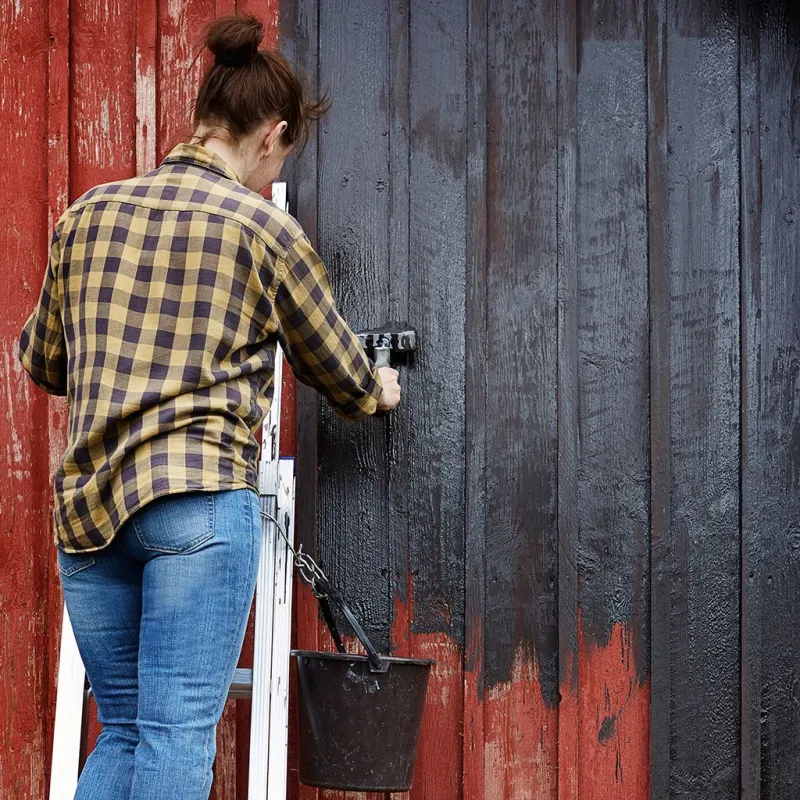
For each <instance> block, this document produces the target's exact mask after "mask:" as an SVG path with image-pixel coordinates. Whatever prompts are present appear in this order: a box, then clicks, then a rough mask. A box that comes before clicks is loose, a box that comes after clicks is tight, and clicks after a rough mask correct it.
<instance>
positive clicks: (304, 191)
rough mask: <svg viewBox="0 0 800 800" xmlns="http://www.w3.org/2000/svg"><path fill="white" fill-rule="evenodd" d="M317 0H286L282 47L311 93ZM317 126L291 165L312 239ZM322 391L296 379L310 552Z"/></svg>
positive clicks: (303, 514) (303, 517) (300, 488)
mask: <svg viewBox="0 0 800 800" xmlns="http://www.w3.org/2000/svg"><path fill="white" fill-rule="evenodd" d="M316 23H317V13H316V0H284V2H283V3H282V5H281V33H282V38H281V50H282V52H283V53H284V55H286V56H287V58H289V59H290V60H291V61H292V63H293V64H295V65H296V67H297V69H298V70H299V72H300V73H301V75H302V77H303V80H304V83H305V85H306V86H307V87H308V90H309V91H310V92H313V93H315V96H316V95H318V94H319V91H320V87H319V86H318V84H317V25H316ZM316 153H317V126H316V125H314V126H312V128H311V131H310V135H309V140H308V143H307V145H306V148H305V150H304V152H303V153H302V155H300V156H299V157H298V156H292V158H291V160H290V162H289V163H288V165H287V168H286V172H287V200H288V202H289V211H290V213H291V214H293V215H294V216H296V217H297V220H298V221H299V222H300V224H301V225H302V226H303V229H304V230H305V232H306V233H307V234H308V236H309V238H310V240H311V242H312V243H313V244H316V243H317V161H316ZM317 405H318V400H317V394H316V392H314V391H313V390H312V389H310V388H308V387H307V386H304V385H303V384H301V383H298V384H297V450H298V456H297V463H296V465H295V472H296V479H295V480H296V487H295V497H296V501H295V507H296V518H295V531H296V533H295V537H296V539H297V541H298V543H300V544H302V546H303V548H304V549H305V551H306V552H308V553H312V554H316V553H317V413H318V412H317Z"/></svg>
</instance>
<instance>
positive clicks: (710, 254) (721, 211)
mask: <svg viewBox="0 0 800 800" xmlns="http://www.w3.org/2000/svg"><path fill="white" fill-rule="evenodd" d="M667 24H668V33H667V98H668V123H667V138H668V146H669V151H668V157H667V181H668V191H669V208H668V224H669V251H668V252H669V290H670V310H669V322H670V412H669V413H670V449H671V454H670V462H671V467H672V476H671V481H670V483H671V488H672V492H671V509H670V518H671V536H670V544H671V547H670V557H669V565H670V570H671V573H672V574H671V605H670V652H671V667H672V676H671V736H670V750H671V765H670V773H671V774H670V791H671V793H672V794H681V793H683V794H689V795H690V796H693V797H703V798H705V799H707V800H715V799H716V798H730V797H735V796H736V795H737V793H738V790H739V679H740V675H739V566H740V565H739V534H738V531H739V510H740V509H739V374H740V365H739V155H738V143H739V135H738V125H739V120H738V31H737V26H736V24H734V23H733V22H731V19H730V17H729V15H727V14H721V15H719V16H718V17H713V16H710V15H708V14H706V13H705V12H700V11H699V6H698V4H697V3H695V2H692V0H680V2H675V3H674V4H672V6H671V8H670V10H669V12H668V14H667Z"/></svg>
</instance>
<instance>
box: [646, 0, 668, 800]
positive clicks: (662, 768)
mask: <svg viewBox="0 0 800 800" xmlns="http://www.w3.org/2000/svg"><path fill="white" fill-rule="evenodd" d="M666 14H667V0H647V54H646V67H647V130H648V139H647V211H648V218H647V222H648V262H649V269H648V278H649V280H648V283H649V308H650V572H651V575H650V796H651V798H652V800H668V798H669V797H670V786H669V781H670V730H671V711H670V695H671V690H670V676H671V669H672V658H671V652H670V607H671V597H670V592H671V586H672V581H671V574H672V573H671V567H670V560H669V559H670V546H671V536H670V531H671V525H670V491H671V489H670V478H671V474H672V469H671V465H670V461H671V460H670V452H671V451H670V441H671V438H670V413H669V409H670V360H669V355H670V349H669V320H670V292H669V252H668V237H669V214H668V194H667V72H666V70H667V33H666V31H667V28H666V26H667V17H666Z"/></svg>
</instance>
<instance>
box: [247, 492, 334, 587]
mask: <svg viewBox="0 0 800 800" xmlns="http://www.w3.org/2000/svg"><path fill="white" fill-rule="evenodd" d="M261 516H262V517H263V518H265V519H268V520H269V521H270V522H272V523H274V524H275V527H276V528H277V529H278V533H279V534H280V535H281V538H282V539H283V541H284V542H286V546H287V547H288V548H289V550H290V551H291V553H292V555H293V556H294V565H295V567H296V568H297V571H298V572H299V573H300V577H301V578H302V579H303V580H304V581H305V582H306V583H307V584H308V585H309V586H310V587H311V592H312V594H313V595H314V597H316V598H317V600H321V599H323V598H325V597H327V596H328V595H327V593H326V592H325V591H323V590H322V589H320V588H319V581H324V582H325V583H326V584H327V583H328V578H327V577H326V575H325V573H324V572H323V571H322V569H321V567H320V566H319V564H317V562H316V561H314V559H313V558H312V557H311V556H310V555H308V554H307V553H304V552H303V545H302V544H301V545H300V546H299V547H298V548H297V549H295V547H294V545H293V544H292V543H291V542H290V541H289V537H288V536H287V535H286V533H285V532H284V530H283V526H282V525H281V523H280V522H278V520H277V519H275V517H273V516H272V514H270V513H269V512H268V511H264V509H263V508H262V509H261Z"/></svg>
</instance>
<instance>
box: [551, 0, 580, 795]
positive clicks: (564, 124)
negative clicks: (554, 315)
mask: <svg viewBox="0 0 800 800" xmlns="http://www.w3.org/2000/svg"><path fill="white" fill-rule="evenodd" d="M577 25H578V17H577V4H576V3H575V0H562V2H560V3H559V4H558V29H557V30H558V39H557V41H558V73H557V74H558V128H557V131H558V142H557V148H558V185H557V191H558V194H557V198H558V202H557V207H558V231H557V233H558V241H557V244H558V275H557V279H556V280H557V286H558V322H557V324H558V389H557V391H558V394H557V398H558V400H557V402H558V408H557V413H558V466H557V470H556V474H557V476H558V492H557V496H558V497H557V513H558V685H559V713H558V787H557V795H558V800H577V798H578V796H579V794H578V769H579V759H580V752H579V741H580V739H579V727H578V726H579V718H578V713H579V712H578V702H577V696H578V688H579V680H580V675H579V670H578V666H579V665H578V644H579V643H578V630H579V626H580V619H579V613H578V564H577V548H578V517H577V502H578V408H577V402H578V399H577V392H578V385H577V382H578V375H577V373H578V355H577V291H578V286H577V283H578V277H577V259H578V252H577V229H576V224H577V219H576V206H577V195H576V191H577V190H576V173H577V113H578V109H577V105H578V87H577V80H578V51H577V41H578V30H577Z"/></svg>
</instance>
